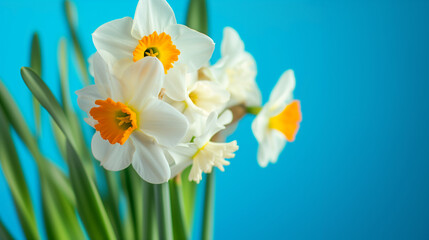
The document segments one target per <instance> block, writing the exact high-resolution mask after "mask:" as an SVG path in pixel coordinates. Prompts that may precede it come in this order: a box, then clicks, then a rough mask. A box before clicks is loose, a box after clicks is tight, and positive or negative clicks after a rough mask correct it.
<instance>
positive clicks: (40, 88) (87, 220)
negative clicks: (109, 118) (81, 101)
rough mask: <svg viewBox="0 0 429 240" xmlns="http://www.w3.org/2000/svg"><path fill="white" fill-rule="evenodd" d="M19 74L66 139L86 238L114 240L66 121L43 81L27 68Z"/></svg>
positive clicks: (68, 161) (71, 175)
mask: <svg viewBox="0 0 429 240" xmlns="http://www.w3.org/2000/svg"><path fill="white" fill-rule="evenodd" d="M21 75H22V78H23V80H24V82H25V83H26V85H27V87H28V88H29V89H30V91H31V92H32V93H33V95H34V96H35V97H36V98H37V99H38V100H39V102H40V104H41V105H42V106H43V107H44V108H45V109H46V110H47V111H48V113H49V114H50V115H51V117H52V118H53V119H54V121H55V122H56V123H57V125H58V127H59V128H60V129H61V131H62V132H63V133H64V135H65V137H66V139H67V165H68V167H69V172H70V180H71V185H72V188H73V191H74V194H75V196H76V204H77V209H78V212H79V214H80V216H81V218H82V221H83V223H84V225H85V228H86V230H87V232H88V235H89V236H90V237H91V238H92V239H114V238H115V235H114V232H113V230H112V225H111V223H110V221H109V219H108V217H107V213H106V210H105V209H104V206H103V204H102V202H101V198H100V195H99V194H98V192H97V189H96V188H95V185H94V182H93V181H92V179H91V178H90V176H89V174H88V172H87V170H86V169H85V168H84V167H83V165H82V160H81V156H82V154H79V153H78V151H77V149H79V148H78V144H77V143H76V139H75V138H74V136H73V134H72V132H71V128H70V124H69V122H68V119H67V117H66V115H65V113H64V111H63V109H62V108H61V105H60V104H59V103H58V101H57V100H56V99H55V97H54V95H53V94H52V92H51V91H50V90H49V88H48V87H47V86H46V84H45V83H44V82H43V80H42V79H40V77H39V76H37V74H35V73H34V72H33V71H32V70H31V69H30V68H26V67H23V68H21Z"/></svg>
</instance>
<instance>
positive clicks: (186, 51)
mask: <svg viewBox="0 0 429 240" xmlns="http://www.w3.org/2000/svg"><path fill="white" fill-rule="evenodd" d="M166 33H167V34H169V35H170V36H171V40H172V41H173V44H174V45H176V47H177V49H179V51H180V55H179V60H178V62H177V63H182V64H186V65H187V66H188V72H193V71H196V70H198V69H199V68H200V67H202V66H204V64H205V63H206V62H208V61H209V60H210V58H211V56H212V53H213V50H214V42H213V40H212V39H211V38H210V37H208V36H207V35H205V34H202V33H200V32H197V31H195V30H192V29H190V28H188V27H186V26H184V25H180V24H176V25H171V26H169V27H168V28H167V29H166Z"/></svg>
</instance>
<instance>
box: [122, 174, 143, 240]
mask: <svg viewBox="0 0 429 240" xmlns="http://www.w3.org/2000/svg"><path fill="white" fill-rule="evenodd" d="M121 180H122V186H123V190H124V194H125V197H126V199H127V202H128V207H129V208H130V210H131V211H130V213H131V219H132V224H133V230H134V231H133V232H134V239H142V237H143V232H142V227H143V185H142V184H143V183H142V182H143V180H141V178H140V177H139V176H138V174H137V173H136V172H135V171H134V169H133V168H132V167H128V168H127V169H125V170H124V171H122V172H121Z"/></svg>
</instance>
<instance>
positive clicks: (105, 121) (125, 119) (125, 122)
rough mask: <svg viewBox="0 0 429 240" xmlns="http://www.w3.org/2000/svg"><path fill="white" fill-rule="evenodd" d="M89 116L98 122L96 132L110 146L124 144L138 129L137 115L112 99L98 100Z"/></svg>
mask: <svg viewBox="0 0 429 240" xmlns="http://www.w3.org/2000/svg"><path fill="white" fill-rule="evenodd" d="M95 104H97V105H99V107H93V108H92V109H91V110H90V111H89V114H90V115H91V116H92V117H93V118H94V119H95V120H97V121H98V123H97V124H96V125H95V130H97V131H99V132H100V135H101V137H102V138H103V139H104V140H108V141H109V142H110V144H115V143H119V144H121V145H122V144H124V143H125V142H126V141H127V139H128V137H129V136H130V135H131V133H132V132H133V131H134V130H135V129H137V115H136V113H135V112H134V111H133V110H131V109H130V108H129V107H128V106H127V105H125V104H123V103H121V102H115V101H113V100H112V99H110V98H107V99H106V100H96V101H95Z"/></svg>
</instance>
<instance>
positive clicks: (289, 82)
mask: <svg viewBox="0 0 429 240" xmlns="http://www.w3.org/2000/svg"><path fill="white" fill-rule="evenodd" d="M294 89H295V75H294V73H293V71H292V70H287V71H286V72H284V73H283V74H282V76H281V77H280V79H279V81H278V82H277V84H276V86H275V87H274V89H273V91H272V92H271V95H270V100H269V102H271V103H275V104H276V105H277V104H282V103H285V102H287V101H289V100H291V99H292V97H293V96H292V92H293V90H294Z"/></svg>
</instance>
